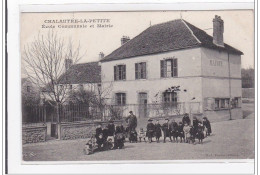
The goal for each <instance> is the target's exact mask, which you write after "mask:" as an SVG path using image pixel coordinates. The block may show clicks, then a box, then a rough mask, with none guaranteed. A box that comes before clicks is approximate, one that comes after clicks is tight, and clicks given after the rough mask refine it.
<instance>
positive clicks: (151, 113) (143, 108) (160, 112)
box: [22, 102, 202, 126]
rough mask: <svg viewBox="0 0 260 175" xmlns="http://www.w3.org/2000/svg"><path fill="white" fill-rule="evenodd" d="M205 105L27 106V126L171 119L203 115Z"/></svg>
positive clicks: (23, 113)
mask: <svg viewBox="0 0 260 175" xmlns="http://www.w3.org/2000/svg"><path fill="white" fill-rule="evenodd" d="M201 109H202V107H201V103H199V102H192V103H160V104H128V105H104V106H91V105H88V104H67V105H59V106H51V105H35V106H33V105H31V106H23V111H22V116H23V125H24V126H30V125H43V124H45V123H46V122H52V123H56V122H81V121H94V120H95V121H96V120H100V121H101V120H102V121H105V120H108V119H110V118H114V119H118V120H119V119H122V118H123V117H126V116H128V115H129V111H133V113H134V114H135V115H136V116H137V117H169V116H174V115H182V114H184V113H192V114H198V113H201Z"/></svg>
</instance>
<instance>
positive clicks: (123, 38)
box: [121, 36, 130, 46]
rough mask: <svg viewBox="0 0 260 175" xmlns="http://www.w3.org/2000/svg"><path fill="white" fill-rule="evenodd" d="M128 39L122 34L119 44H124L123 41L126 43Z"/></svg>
mask: <svg viewBox="0 0 260 175" xmlns="http://www.w3.org/2000/svg"><path fill="white" fill-rule="evenodd" d="M129 40H130V38H129V37H128V36H123V37H122V38H121V46H122V45H124V44H125V43H127V42H128V41H129Z"/></svg>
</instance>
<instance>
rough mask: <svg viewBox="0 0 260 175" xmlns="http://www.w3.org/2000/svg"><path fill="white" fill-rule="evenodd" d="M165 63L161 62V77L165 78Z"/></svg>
mask: <svg viewBox="0 0 260 175" xmlns="http://www.w3.org/2000/svg"><path fill="white" fill-rule="evenodd" d="M164 63H165V61H164V60H161V77H165V71H164V69H165V65H164Z"/></svg>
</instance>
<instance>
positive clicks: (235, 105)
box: [232, 97, 241, 108]
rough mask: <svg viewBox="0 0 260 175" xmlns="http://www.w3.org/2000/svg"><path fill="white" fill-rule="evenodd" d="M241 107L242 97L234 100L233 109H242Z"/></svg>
mask: <svg viewBox="0 0 260 175" xmlns="http://www.w3.org/2000/svg"><path fill="white" fill-rule="evenodd" d="M240 107H241V97H235V98H233V99H232V108H240Z"/></svg>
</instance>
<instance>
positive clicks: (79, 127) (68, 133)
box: [61, 121, 122, 140]
mask: <svg viewBox="0 0 260 175" xmlns="http://www.w3.org/2000/svg"><path fill="white" fill-rule="evenodd" d="M120 123H122V121H114V124H115V125H116V124H120ZM99 124H101V125H102V126H105V125H107V124H108V122H94V123H92V122H84V123H83V122H79V123H76V122H74V123H62V124H61V140H72V139H79V138H90V137H91V136H92V134H94V133H95V132H96V127H97V125H99Z"/></svg>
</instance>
